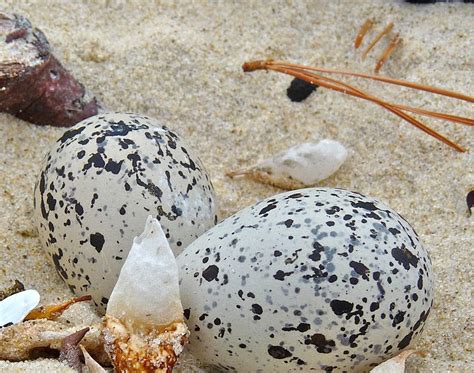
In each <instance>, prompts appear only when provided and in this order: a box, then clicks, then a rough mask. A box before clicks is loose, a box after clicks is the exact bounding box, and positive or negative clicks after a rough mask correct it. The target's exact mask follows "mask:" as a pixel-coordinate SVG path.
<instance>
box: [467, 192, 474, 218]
mask: <svg viewBox="0 0 474 373" xmlns="http://www.w3.org/2000/svg"><path fill="white" fill-rule="evenodd" d="M466 203H467V208H468V210H469V216H471V214H472V211H471V209H472V208H473V207H474V189H473V190H471V191H470V192H469V193H468V194H467V196H466Z"/></svg>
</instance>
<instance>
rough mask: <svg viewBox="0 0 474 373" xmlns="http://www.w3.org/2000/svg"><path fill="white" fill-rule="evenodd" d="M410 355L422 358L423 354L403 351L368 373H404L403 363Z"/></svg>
mask: <svg viewBox="0 0 474 373" xmlns="http://www.w3.org/2000/svg"><path fill="white" fill-rule="evenodd" d="M412 354H416V355H420V356H423V355H424V354H423V353H422V352H419V351H415V350H405V351H403V352H401V353H399V354H398V355H397V356H395V357H392V358H391V359H389V360H387V361H385V362H383V363H382V364H379V365H377V366H376V367H375V368H374V369H372V370H371V371H370V373H405V362H406V360H407V359H408V357H409V356H410V355H412Z"/></svg>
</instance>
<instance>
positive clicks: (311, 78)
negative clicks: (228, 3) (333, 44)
mask: <svg viewBox="0 0 474 373" xmlns="http://www.w3.org/2000/svg"><path fill="white" fill-rule="evenodd" d="M242 68H243V70H244V71H246V72H250V71H255V70H274V71H278V72H282V73H285V74H289V75H292V76H294V77H296V78H299V79H302V80H305V81H307V82H308V83H310V84H315V85H320V86H322V87H325V88H329V89H333V90H335V91H338V92H342V93H345V94H348V95H351V96H355V97H359V98H362V99H365V100H369V101H372V102H374V103H376V104H378V105H380V106H382V107H383V108H385V109H387V110H389V111H390V112H392V113H393V114H395V115H397V116H399V117H400V118H402V119H404V120H406V121H407V122H409V123H411V124H412V125H414V126H416V127H417V128H419V129H421V130H422V131H424V132H425V133H427V134H429V135H430V136H433V137H434V138H436V139H437V140H439V141H442V142H443V143H445V144H447V145H449V146H451V147H452V148H454V149H455V150H457V151H459V152H464V151H465V149H463V148H462V147H461V146H460V145H458V144H456V143H454V142H452V141H451V140H449V139H447V138H446V137H444V136H443V135H441V134H439V133H438V132H436V131H434V130H433V129H431V128H429V127H427V126H426V125H425V124H423V123H422V122H420V121H418V120H417V119H415V118H413V117H411V116H410V115H408V114H406V113H404V112H403V111H402V110H406V111H411V112H415V113H417V114H421V115H428V116H433V117H436V118H440V119H446V120H451V121H457V122H460V123H464V124H469V125H472V124H473V123H474V121H473V120H472V119H469V118H463V117H457V116H453V115H449V114H443V113H436V112H432V111H428V110H423V109H417V108H412V107H409V106H404V105H399V104H392V103H389V102H386V101H383V100H381V99H379V98H377V97H375V96H372V95H370V94H368V93H366V92H363V91H361V90H359V89H357V88H355V87H354V86H352V85H349V84H346V83H344V82H341V81H338V80H335V79H331V78H328V77H323V76H320V75H317V74H314V73H309V72H308V71H306V70H312V71H322V72H332V73H341V72H340V71H337V70H326V69H318V68H311V67H307V66H302V65H293V64H288V63H286V62H275V61H271V60H269V61H252V62H246V63H244V64H243V66H242ZM343 73H344V74H346V75H353V76H361V77H368V78H372V77H373V76H370V75H364V74H356V73H351V72H343ZM362 75H363V76H362ZM390 79H391V78H390ZM376 80H381V79H376ZM382 81H383V80H382ZM391 83H392V84H399V85H406V86H409V87H411V88H416V86H417V84H416V83H411V82H405V81H397V80H396V79H394V81H392V82H391ZM423 88H424V90H427V91H429V92H433V93H438V94H444V90H440V89H437V88H433V87H429V86H423ZM447 92H448V93H451V95H450V96H451V97H456V96H458V95H460V94H457V93H455V92H449V91H447ZM461 96H463V95H461ZM466 97H468V98H469V96H466ZM456 98H457V97H456Z"/></svg>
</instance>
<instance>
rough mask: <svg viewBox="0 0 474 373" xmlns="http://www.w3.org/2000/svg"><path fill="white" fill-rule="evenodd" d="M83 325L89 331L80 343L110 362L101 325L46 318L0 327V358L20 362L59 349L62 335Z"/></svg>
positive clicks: (81, 327) (105, 361) (68, 333)
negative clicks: (101, 332)
mask: <svg viewBox="0 0 474 373" xmlns="http://www.w3.org/2000/svg"><path fill="white" fill-rule="evenodd" d="M85 327H89V328H90V330H89V332H88V333H87V334H86V336H85V337H84V339H83V340H82V341H81V344H82V345H83V346H84V347H85V348H87V350H88V351H89V352H90V353H91V355H92V356H94V358H95V359H96V360H97V361H98V362H99V363H101V364H102V365H110V359H109V357H108V355H107V354H106V353H105V351H104V345H103V341H102V340H101V338H100V331H101V325H100V324H97V325H96V324H94V325H88V326H87V325H78V326H73V327H71V326H68V325H65V324H63V323H60V322H58V321H52V320H47V319H39V320H31V321H25V322H22V323H19V324H15V325H12V326H9V327H7V328H3V329H0V360H10V361H22V360H28V359H34V358H37V357H41V356H44V355H43V354H46V353H47V352H48V350H54V351H59V350H61V346H62V343H63V340H64V338H66V337H68V336H70V335H71V334H73V333H75V332H77V331H79V330H81V329H84V328H85Z"/></svg>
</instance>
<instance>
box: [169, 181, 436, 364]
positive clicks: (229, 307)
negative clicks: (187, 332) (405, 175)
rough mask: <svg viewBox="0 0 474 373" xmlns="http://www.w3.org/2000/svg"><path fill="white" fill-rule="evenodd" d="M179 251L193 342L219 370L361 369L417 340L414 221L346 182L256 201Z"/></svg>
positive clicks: (419, 263)
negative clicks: (346, 187)
mask: <svg viewBox="0 0 474 373" xmlns="http://www.w3.org/2000/svg"><path fill="white" fill-rule="evenodd" d="M290 237H291V238H290ZM177 260H178V264H179V265H180V268H181V269H180V276H181V285H180V291H181V299H182V303H183V306H184V308H185V309H186V318H187V322H188V325H189V327H190V328H191V329H192V330H194V333H192V334H191V336H190V345H189V348H190V351H191V352H192V353H194V354H195V355H196V356H197V357H198V358H199V359H200V360H202V361H203V362H204V363H205V364H209V365H210V366H216V367H221V368H222V367H225V368H226V369H227V370H234V371H240V372H250V371H256V370H257V369H258V370H260V371H264V372H267V371H268V372H272V371H274V372H288V371H309V370H312V369H314V370H316V371H347V372H352V371H364V370H368V369H370V368H371V367H372V366H374V364H378V363H380V362H382V361H383V360H384V359H387V358H389V357H391V356H393V355H394V354H396V353H397V352H398V351H400V350H401V349H404V348H406V347H408V346H409V345H410V344H411V343H413V341H414V340H415V339H416V338H417V337H418V335H419V334H420V333H421V330H422V329H423V324H424V323H425V321H426V319H427V317H428V315H429V311H430V308H431V305H432V300H433V289H432V286H433V283H432V269H431V262H430V259H429V257H428V254H427V252H426V251H425V250H424V249H423V247H422V246H421V244H420V242H419V239H418V236H417V235H416V233H415V231H414V230H413V229H412V228H411V226H410V225H409V224H408V223H407V222H406V220H405V219H403V218H402V217H401V216H400V215H398V214H397V213H396V212H395V211H393V210H392V209H390V208H389V207H388V206H386V205H384V204H383V203H381V202H379V201H377V200H374V199H372V198H368V197H365V196H363V195H361V194H359V193H354V192H349V191H346V190H342V189H324V188H319V189H316V188H312V189H303V190H299V191H293V192H288V193H283V194H280V195H277V196H274V197H271V198H268V199H266V200H264V201H261V202H259V203H257V204H255V205H253V206H250V207H248V208H246V209H244V210H242V211H240V212H238V213H237V214H235V215H234V216H231V217H229V218H228V219H226V220H224V221H222V222H221V223H219V224H218V225H216V226H215V227H214V228H212V229H210V230H209V231H208V232H207V233H206V234H205V235H203V236H201V237H199V238H198V239H197V240H196V241H194V242H193V243H192V244H191V245H189V246H188V247H187V248H186V249H185V251H184V252H182V253H181V254H180V255H179V256H178V258H177ZM196 274H197V275H196ZM223 279H225V281H224V280H223ZM212 320H219V323H218V324H219V326H220V325H226V329H222V328H217V327H216V325H217V324H216V323H215V322H212ZM209 326H211V327H209ZM226 330H229V332H227V331H226ZM230 330H231V332H230ZM216 340H218V341H219V342H218V343H216Z"/></svg>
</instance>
